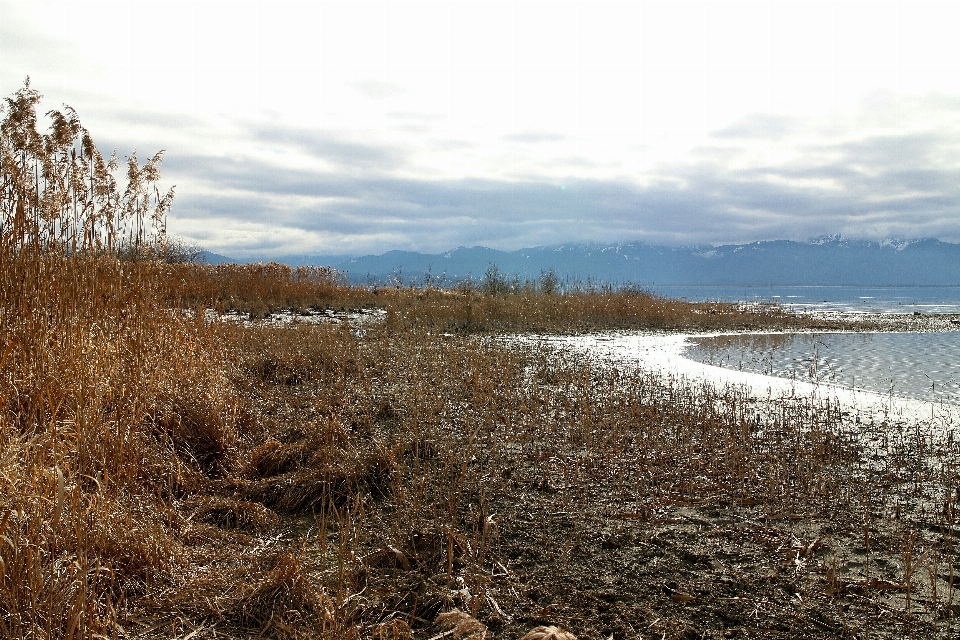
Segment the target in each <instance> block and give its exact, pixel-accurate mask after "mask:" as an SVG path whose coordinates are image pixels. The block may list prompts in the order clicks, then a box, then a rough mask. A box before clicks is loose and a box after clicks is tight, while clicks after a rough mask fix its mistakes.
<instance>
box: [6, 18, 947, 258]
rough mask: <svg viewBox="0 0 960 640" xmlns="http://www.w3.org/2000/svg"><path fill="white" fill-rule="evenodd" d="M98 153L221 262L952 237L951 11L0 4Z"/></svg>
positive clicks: (27, 68) (9, 85) (15, 73)
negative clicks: (132, 156) (132, 157)
mask: <svg viewBox="0 0 960 640" xmlns="http://www.w3.org/2000/svg"><path fill="white" fill-rule="evenodd" d="M0 16H2V19H0V94H2V95H3V96H9V95H11V94H12V93H13V92H15V91H16V90H17V89H18V88H19V87H21V86H22V83H23V79H24V77H25V76H27V75H29V76H30V78H31V83H32V86H33V87H34V88H35V89H37V90H39V91H40V92H41V93H42V94H43V95H44V96H45V98H44V102H43V104H42V105H41V106H42V108H43V109H44V110H47V109H54V108H59V107H60V106H61V105H62V104H68V105H70V106H72V107H74V108H75V109H76V110H77V111H78V112H79V114H80V118H81V120H82V121H83V123H84V125H85V126H86V127H87V128H88V129H89V130H90V131H91V133H92V134H93V137H94V139H95V140H96V141H97V142H98V144H99V146H100V147H101V149H102V150H105V151H107V152H109V151H110V150H111V149H114V148H116V149H117V151H118V154H119V155H120V156H121V157H122V156H124V155H125V154H128V153H130V152H131V151H132V150H134V149H136V150H137V151H138V152H139V155H140V157H146V156H147V155H150V154H152V153H154V152H155V151H157V150H160V149H165V150H166V154H165V160H164V165H163V176H164V178H163V181H162V184H163V186H172V185H176V190H177V197H176V200H175V202H174V207H173V211H172V213H171V216H170V221H169V227H170V231H171V232H172V233H174V234H177V235H180V236H183V237H185V238H188V239H190V240H192V241H194V242H197V243H199V244H201V245H203V246H204V247H205V248H207V249H209V250H211V251H215V252H218V253H222V254H226V255H229V256H231V257H236V258H248V257H276V256H282V255H285V254H287V255H289V254H354V255H356V254H366V253H382V252H384V251H388V250H391V249H407V250H418V251H427V252H439V251H444V250H447V249H451V248H454V247H457V246H461V245H466V246H472V245H478V244H479V245H485V246H489V247H494V248H498V249H505V250H511V249H517V248H520V247H526V246H535V245H548V244H559V243H569V242H583V241H599V242H611V243H612V242H627V241H634V240H642V241H646V242H651V243H657V244H693V243H711V244H721V243H733V242H752V241H756V240H771V239H796V240H806V239H810V238H813V237H817V236H822V235H833V234H837V233H840V234H842V235H844V236H848V237H851V238H869V239H882V238H889V237H898V238H908V239H909V238H920V237H936V238H940V239H942V240H947V241H952V242H960V40H958V38H957V35H956V26H957V24H960V21H958V17H960V10H958V9H957V5H954V4H950V3H944V4H932V5H924V4H920V3H916V2H903V3H888V4H885V3H877V2H869V3H837V2H829V3H807V2H803V3H789V2H783V3H780V2H760V3H727V2H689V3H682V2H670V3H614V4H603V3H598V2H584V3H559V2H549V3H533V2H530V3H514V2H510V3H506V2H504V3H493V2H483V3H472V2H442V3H406V2H386V3H383V2H368V3H363V2H351V3H344V4H341V3H319V4H317V3H302V4H300V3H293V4H282V3H277V2H269V3H267V2H262V3H261V2H254V3H243V2H235V1H232V2H228V3H223V4H220V3H212V2H210V3H207V2H190V3H186V2H184V3H175V2H156V3H130V2H123V3H90V2H42V1H41V2H30V3H26V2H15V3H2V2H0Z"/></svg>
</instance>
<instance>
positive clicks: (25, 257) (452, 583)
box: [0, 88, 960, 639]
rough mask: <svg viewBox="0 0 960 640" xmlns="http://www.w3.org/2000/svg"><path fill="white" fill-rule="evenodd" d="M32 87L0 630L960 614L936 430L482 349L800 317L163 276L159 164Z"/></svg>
mask: <svg viewBox="0 0 960 640" xmlns="http://www.w3.org/2000/svg"><path fill="white" fill-rule="evenodd" d="M37 99H38V97H37V96H36V95H35V94H33V93H32V92H31V91H30V90H29V89H28V88H25V89H24V90H22V91H21V92H19V93H18V94H16V95H15V96H14V97H13V98H11V99H10V100H9V101H8V104H7V112H6V117H5V119H4V121H3V126H2V134H3V137H2V140H0V150H2V154H3V155H2V157H0V180H2V189H0V225H2V226H0V327H2V330H0V636H3V637H24V638H61V637H69V638H87V637H130V636H136V637H174V636H187V635H191V637H197V638H202V637H251V636H262V637H289V638H297V637H330V638H350V637H354V638H360V637H377V638H397V639H399V638H413V637H419V638H422V637H430V636H432V635H435V633H436V630H435V629H433V628H432V627H433V622H434V620H435V619H437V617H438V616H441V618H440V619H441V621H443V620H447V619H451V618H450V615H451V612H452V611H454V610H458V611H460V612H462V616H466V617H462V618H460V620H461V621H462V620H466V619H467V618H469V619H470V620H473V621H475V622H476V624H477V625H478V626H475V627H471V629H472V630H470V631H469V633H475V632H477V630H479V629H481V628H482V629H483V633H484V634H487V633H496V634H497V636H498V637H508V638H509V637H517V638H519V637H521V636H522V635H523V634H524V633H527V632H528V631H529V630H530V629H531V628H533V627H538V626H539V627H543V628H544V629H546V630H545V631H544V630H541V631H540V633H548V632H549V633H554V635H558V634H559V633H560V632H559V631H553V630H552V627H553V626H555V625H558V624H562V626H563V627H565V628H568V629H571V630H572V631H574V632H576V634H577V636H578V637H580V638H599V637H608V636H609V634H610V633H614V634H615V636H616V637H623V636H630V635H633V636H636V635H641V634H646V635H656V636H657V637H701V636H702V635H703V634H707V637H711V635H712V636H713V637H717V636H718V634H720V633H721V632H722V631H723V630H724V629H726V630H730V629H733V630H735V631H736V630H742V631H743V632H744V633H750V630H751V629H752V630H754V631H756V632H757V633H760V632H761V631H758V630H760V629H767V630H770V629H772V630H773V633H780V634H781V635H789V636H794V637H822V636H824V635H827V636H835V637H843V636H844V635H846V636H848V637H849V636H852V635H858V636H863V635H865V634H866V633H867V632H869V631H875V632H877V633H885V634H888V635H889V634H910V633H914V634H916V635H918V636H920V635H924V634H926V635H928V636H929V635H930V634H932V633H950V632H951V630H953V623H952V616H953V615H954V614H955V613H956V611H957V608H956V607H957V603H955V599H956V593H955V589H954V583H955V579H954V571H955V566H957V558H956V551H955V542H954V541H955V537H956V532H955V520H954V513H955V505H956V498H957V495H956V486H958V477H957V469H958V468H960V465H958V458H957V455H958V454H957V449H956V445H955V443H954V442H953V441H952V440H944V439H938V438H937V437H935V433H933V432H924V431H923V430H921V429H911V430H904V429H902V428H899V427H897V426H896V425H893V424H882V425H880V424H877V425H854V424H851V423H850V422H849V421H848V420H846V419H845V418H844V416H843V415H841V413H840V412H839V409H838V408H837V407H835V406H811V405H810V404H809V403H805V402H803V401H796V402H784V403H782V404H775V405H771V406H769V407H761V406H758V405H757V404H756V403H755V402H754V401H753V400H752V399H750V398H748V397H745V396H744V395H743V394H742V393H740V392H738V391H737V390H734V389H712V388H703V387H693V386H690V385H688V384H686V383H684V382H682V381H678V380H663V379H659V378H656V377H653V376H650V375H647V374H644V373H642V372H638V371H634V370H626V369H621V370H618V369H615V368H612V367H599V366H591V365H590V364H589V363H587V362H584V361H582V360H578V359H574V358H572V357H570V356H569V355H567V354H563V353H555V352H552V351H549V350H547V349H537V348H532V347H523V348H520V347H510V346H505V345H504V344H502V343H499V342H497V341H495V340H491V339H490V338H489V335H488V334H490V333H498V332H517V331H531V332H532V331H563V332H573V331H580V330H589V329H597V328H661V329H673V328H733V327H736V328H749V327H770V326H803V325H805V324H807V323H809V322H811V321H809V320H806V319H802V318H797V317H793V316H789V315H785V314H783V313H782V312H781V311H779V310H777V309H775V308H770V309H761V310H758V311H757V312H748V311H745V310H741V309H737V308H734V307H729V306H722V305H695V304H687V303H679V302H673V301H668V300H662V299H658V298H655V297H652V296H648V295H645V294H641V293H636V292H619V293H618V292H612V291H595V292H579V293H573V294H568V295H562V296H561V295H555V294H551V293H545V292H540V293H537V292H534V291H506V292H503V291H490V292H487V291H482V290H476V289H474V288H470V287H461V288H459V289H458V290H456V291H440V290H435V289H427V290H412V289H399V290H398V289H380V290H376V291H370V290H366V289H354V288H349V287H346V286H345V285H344V284H343V283H342V282H341V281H340V279H339V276H338V275H337V274H335V273H333V272H331V271H328V270H323V269H306V270H290V269H287V268H285V267H282V266H280V265H258V266H237V265H232V266H221V267H207V266H200V265H192V264H184V263H176V262H171V261H170V260H167V259H166V258H165V253H164V247H165V243H166V238H165V234H164V232H163V214H164V211H165V210H166V207H167V206H168V205H169V194H168V195H167V196H159V193H160V192H159V191H158V190H156V189H155V183H156V181H157V179H158V178H159V174H158V164H159V157H155V158H154V159H153V160H152V161H151V162H149V163H147V164H146V165H145V166H143V167H141V166H139V165H138V164H137V163H136V160H135V159H134V160H133V161H132V162H131V163H129V164H128V165H127V181H128V186H125V187H124V188H123V189H122V190H121V188H120V187H119V186H118V185H117V184H115V183H114V182H112V180H113V179H112V177H111V175H112V174H111V173H110V171H109V166H110V162H109V161H104V160H103V159H102V158H100V156H99V154H97V153H96V151H95V148H94V147H93V145H92V141H91V140H90V139H89V136H88V135H87V134H86V132H85V131H84V130H83V129H82V127H81V126H80V125H79V121H78V120H77V119H76V118H75V116H74V115H73V114H72V112H69V111H67V112H66V113H65V114H63V115H62V116H59V115H54V117H53V121H54V122H55V123H57V124H56V125H55V128H54V131H53V133H52V134H50V135H48V136H47V137H43V136H42V135H41V134H39V133H36V131H35V119H31V118H32V115H31V114H32V113H33V108H34V106H35V105H36V101H37ZM158 196H159V197H158ZM371 305H374V306H378V307H380V308H383V309H386V310H387V312H388V313H387V317H386V321H385V322H384V323H383V324H382V325H380V326H369V327H366V329H365V331H366V332H365V333H361V332H358V331H353V330H351V327H350V326H349V325H348V324H347V323H345V322H342V323H339V324H336V323H330V324H307V323H302V324H293V325H291V326H286V327H271V326H263V325H261V326H257V325H242V324H236V323H226V322H219V321H217V320H216V319H215V318H213V317H208V315H207V314H206V313H205V310H206V309H207V308H213V309H221V310H228V309H243V310H245V311H247V312H251V313H252V314H253V315H257V316H260V315H263V314H267V313H270V312H272V311H274V310H277V309H280V308H285V307H295V308H303V309H306V308H310V307H327V308H335V309H351V308H356V307H359V306H371ZM821 328H822V327H821ZM443 616H446V617H443ZM458 624H459V623H458ZM456 628H457V626H456V625H454V626H453V627H452V629H453V630H455V629H456ZM466 632H467V630H466V629H464V633H466ZM737 632H739V631H737ZM442 633H446V632H442ZM461 635H463V634H461ZM558 637H559V635H558Z"/></svg>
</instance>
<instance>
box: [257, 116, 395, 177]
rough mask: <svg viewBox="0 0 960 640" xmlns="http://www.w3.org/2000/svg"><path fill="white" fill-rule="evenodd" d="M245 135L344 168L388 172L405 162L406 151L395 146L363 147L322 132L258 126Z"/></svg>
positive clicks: (335, 135)
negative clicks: (291, 148) (294, 149)
mask: <svg viewBox="0 0 960 640" xmlns="http://www.w3.org/2000/svg"><path fill="white" fill-rule="evenodd" d="M248 135H249V136H250V137H251V138H252V139H254V140H256V141H258V142H260V143H262V144H267V145H273V146H285V147H293V148H296V149H299V150H300V151H302V152H303V153H306V154H307V155H310V156H313V157H315V158H320V159H322V160H325V161H327V162H332V163H333V164H335V165H338V166H341V167H345V168H356V169H378V170H389V169H395V168H397V167H399V166H400V165H402V164H403V162H404V160H405V159H406V152H405V151H404V150H403V149H400V148H398V147H392V146H386V145H373V144H366V143H362V142H357V141H356V140H351V139H350V138H348V137H346V136H343V135H337V134H333V133H329V132H324V131H310V130H299V129H292V128H289V127H280V126H275V125H257V126H251V127H249V128H248Z"/></svg>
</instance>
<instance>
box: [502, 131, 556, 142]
mask: <svg viewBox="0 0 960 640" xmlns="http://www.w3.org/2000/svg"><path fill="white" fill-rule="evenodd" d="M500 139H501V140H503V141H504V142H520V143H523V144H542V143H544V142H562V141H564V140H566V139H567V136H563V135H560V134H558V133H553V132H550V131H521V132H519V133H511V134H508V135H505V136H501V138H500Z"/></svg>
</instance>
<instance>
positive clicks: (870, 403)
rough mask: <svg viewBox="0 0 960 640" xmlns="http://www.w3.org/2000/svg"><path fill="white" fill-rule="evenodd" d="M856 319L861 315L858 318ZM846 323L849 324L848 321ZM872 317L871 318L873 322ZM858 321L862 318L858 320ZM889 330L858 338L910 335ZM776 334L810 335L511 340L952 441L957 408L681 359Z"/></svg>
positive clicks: (959, 415) (897, 324)
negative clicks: (710, 342) (720, 344)
mask: <svg viewBox="0 0 960 640" xmlns="http://www.w3.org/2000/svg"><path fill="white" fill-rule="evenodd" d="M858 315H860V314H858ZM846 319H847V320H848V321H849V320H852V318H849V316H847V317H846ZM875 319H876V318H870V320H875ZM908 319H909V320H912V318H908ZM857 320H860V318H857ZM885 320H886V321H887V322H886V324H887V326H889V327H891V328H890V329H886V330H882V329H873V330H866V331H863V330H860V331H856V332H857V333H890V332H908V331H906V330H905V329H904V328H903V326H902V325H903V324H904V322H903V320H904V318H886V319H885ZM939 320H940V322H936V323H933V324H932V323H930V322H929V321H928V322H926V323H924V324H923V325H922V326H923V327H924V328H923V329H922V330H920V331H917V330H914V331H910V332H914V333H915V332H931V333H932V332H938V331H943V330H948V331H950V330H956V326H955V325H953V324H949V325H947V326H949V327H951V329H942V328H940V327H943V326H944V322H943V321H942V319H939ZM921 322H922V320H920V321H917V322H916V324H917V325H920V324H921ZM776 333H810V332H798V331H786V332H784V331H730V332H686V333H658V332H627V331H614V332H603V333H596V334H584V335H576V336H555V335H541V336H537V337H536V338H530V337H529V336H527V337H513V338H512V339H519V341H521V342H528V341H533V342H539V343H542V344H548V345H552V346H555V347H558V348H563V349H569V350H572V351H574V352H578V353H580V354H582V355H584V356H586V357H588V358H591V359H594V360H597V361H599V362H603V363H605V364H608V365H614V366H635V367H638V368H639V369H640V370H643V371H646V372H648V373H652V374H655V375H657V376H659V377H661V378H663V379H675V380H678V381H681V382H685V383H689V384H693V385H699V384H709V385H711V386H713V387H715V388H717V389H722V388H725V387H731V388H737V389H740V390H743V391H745V392H746V393H748V394H749V396H750V397H751V398H753V399H754V400H756V401H758V402H761V403H775V402H780V401H785V400H801V399H802V400H807V401H809V402H810V403H811V405H813V406H826V405H837V406H839V407H840V409H841V411H842V412H843V413H844V415H848V416H849V417H850V418H851V419H852V420H854V421H855V422H856V423H859V422H868V423H871V424H874V423H881V424H882V423H884V422H887V423H891V424H901V425H918V424H919V425H924V426H927V427H932V428H933V430H934V431H937V432H940V433H942V434H943V435H945V436H947V437H950V436H951V435H952V434H951V432H952V430H953V429H955V428H956V427H957V425H960V405H954V404H948V403H944V402H939V403H937V402H931V401H928V400H918V399H914V398H909V397H905V396H898V395H893V394H883V393H878V392H875V391H871V390H868V389H864V388H858V387H848V386H844V385H839V384H835V383H827V382H807V381H802V380H791V379H788V378H781V377H777V376H769V375H764V374H760V373H755V372H751V371H738V370H735V369H729V368H725V367H720V366H716V365H711V364H706V363H702V362H699V361H696V360H693V359H691V358H687V357H685V356H684V355H683V351H684V350H685V349H686V348H687V347H688V346H689V345H688V341H689V340H691V339H695V338H704V337H715V336H724V335H762V334H776ZM815 333H842V332H841V331H817V332H815Z"/></svg>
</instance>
